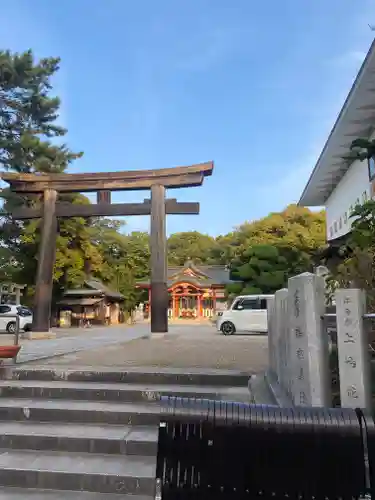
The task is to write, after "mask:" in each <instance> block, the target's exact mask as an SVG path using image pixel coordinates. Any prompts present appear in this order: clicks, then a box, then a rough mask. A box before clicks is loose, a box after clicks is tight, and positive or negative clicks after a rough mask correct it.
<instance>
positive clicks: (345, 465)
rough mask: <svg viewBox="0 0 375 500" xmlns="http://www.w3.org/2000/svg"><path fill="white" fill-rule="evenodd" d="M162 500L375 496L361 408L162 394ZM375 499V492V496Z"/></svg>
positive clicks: (370, 436)
mask: <svg viewBox="0 0 375 500" xmlns="http://www.w3.org/2000/svg"><path fill="white" fill-rule="evenodd" d="M162 405H163V407H164V409H163V411H162V419H161V423H160V428H159V445H158V456H157V472H156V478H157V481H156V498H158V499H159V500H160V499H162V500H177V499H178V500H185V499H186V500H188V499H189V500H195V499H199V500H214V499H215V500H217V499H225V500H237V499H252V498H257V499H266V500H268V499H270V500H271V499H272V500H278V499H280V498H283V499H296V500H297V499H298V500H301V499H311V500H318V499H321V500H324V499H326V500H329V499H348V500H349V499H353V498H359V497H363V496H365V495H372V494H375V491H374V485H375V480H374V459H375V437H374V429H375V427H374V421H373V419H372V417H371V416H369V415H365V414H364V413H363V412H362V411H361V410H359V409H358V410H354V409H344V408H330V409H324V408H279V407H271V406H256V405H248V404H240V403H231V402H224V401H210V400H194V399H185V398H175V397H169V398H162ZM372 498H375V496H372Z"/></svg>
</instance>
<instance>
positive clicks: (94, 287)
mask: <svg viewBox="0 0 375 500" xmlns="http://www.w3.org/2000/svg"><path fill="white" fill-rule="evenodd" d="M68 296H69V297H72V296H74V297H82V296H85V297H97V296H102V297H103V296H105V297H108V298H109V299H114V300H124V296H123V295H122V294H121V293H120V292H117V291H115V290H111V289H110V288H108V287H107V286H106V285H105V284H104V283H102V282H101V281H99V280H98V279H96V278H90V279H88V280H86V281H85V287H83V288H77V289H70V290H66V292H65V293H64V298H66V297H68Z"/></svg>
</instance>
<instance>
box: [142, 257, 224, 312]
mask: <svg viewBox="0 0 375 500" xmlns="http://www.w3.org/2000/svg"><path fill="white" fill-rule="evenodd" d="M229 273H230V271H229V268H227V267H226V266H206V265H196V264H194V263H193V262H191V261H188V262H186V263H185V265H184V266H180V267H168V272H167V277H168V292H169V308H168V317H169V319H179V318H181V319H188V318H189V319H196V318H207V319H209V318H211V317H212V316H213V315H214V314H215V312H216V311H218V310H222V309H223V308H225V304H226V297H225V285H227V284H229V283H232V281H231V280H230V279H229ZM137 285H138V287H139V288H144V289H147V290H148V298H149V304H150V303H151V289H150V282H149V281H139V282H138V283H137Z"/></svg>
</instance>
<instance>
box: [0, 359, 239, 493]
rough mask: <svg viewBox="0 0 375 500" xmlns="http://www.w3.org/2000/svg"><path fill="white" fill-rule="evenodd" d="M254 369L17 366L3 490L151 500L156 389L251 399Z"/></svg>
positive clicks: (2, 452)
mask: <svg viewBox="0 0 375 500" xmlns="http://www.w3.org/2000/svg"><path fill="white" fill-rule="evenodd" d="M185 372H186V370H185ZM248 378H249V376H248V374H244V373H236V372H227V371H225V372H224V371H222V372H221V371H209V372H208V371H207V372H205V373H201V372H198V371H197V372H189V373H184V372H183V371H181V372H179V371H177V370H174V371H170V370H160V369H157V371H156V369H154V370H150V369H134V370H131V371H127V372H120V371H114V370H92V369H91V370H90V369H82V370H81V369H75V370H56V369H51V368H48V369H46V368H43V367H40V368H38V367H32V368H27V367H26V368H17V369H15V370H14V371H13V372H12V373H11V375H10V379H9V380H2V381H0V500H21V499H35V500H36V499H38V500H39V499H41V500H57V499H61V500H62V499H71V500H73V499H74V500H104V499H108V498H113V499H114V500H115V499H119V500H120V499H123V500H131V499H133V500H150V499H151V498H154V486H155V465H156V451H157V433H158V422H159V419H160V406H159V404H158V401H157V400H158V398H159V397H160V396H161V395H174V396H181V397H184V396H188V397H203V398H211V399H226V400H231V401H234V400H236V401H246V402H249V392H248V388H247V381H248ZM134 495H136V497H135V496H134Z"/></svg>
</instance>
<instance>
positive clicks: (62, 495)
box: [0, 488, 153, 500]
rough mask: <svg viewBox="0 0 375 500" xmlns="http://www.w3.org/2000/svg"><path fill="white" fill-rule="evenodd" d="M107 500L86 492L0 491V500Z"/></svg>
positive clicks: (122, 498) (118, 499)
mask: <svg viewBox="0 0 375 500" xmlns="http://www.w3.org/2000/svg"><path fill="white" fill-rule="evenodd" d="M25 498H27V499H29V500H107V498H108V494H106V493H90V492H86V491H58V490H40V489H32V488H28V489H24V488H3V489H0V500H24V499H25ZM110 498H111V499H113V500H134V499H135V498H136V500H153V497H145V496H141V495H137V496H136V497H134V495H121V494H112V495H111V496H110Z"/></svg>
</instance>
